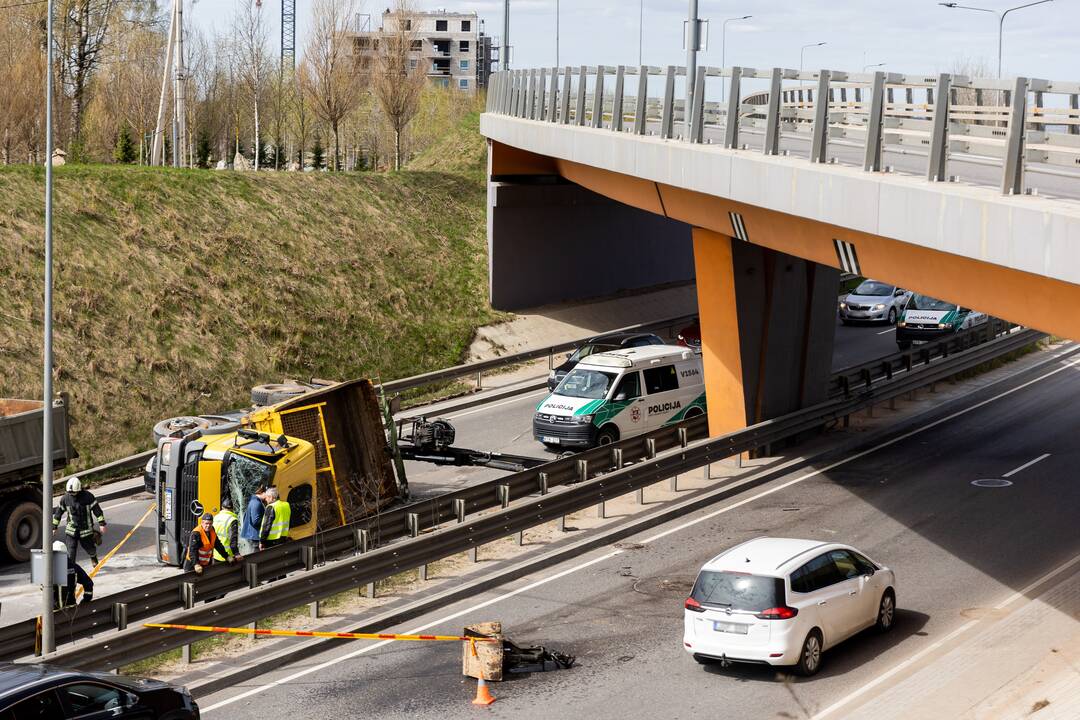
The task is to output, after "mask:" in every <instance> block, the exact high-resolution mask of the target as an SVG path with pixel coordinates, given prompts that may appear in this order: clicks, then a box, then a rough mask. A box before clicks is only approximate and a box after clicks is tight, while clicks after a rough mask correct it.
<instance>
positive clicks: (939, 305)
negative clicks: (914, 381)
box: [896, 293, 989, 350]
mask: <svg viewBox="0 0 1080 720" xmlns="http://www.w3.org/2000/svg"><path fill="white" fill-rule="evenodd" d="M987 320H989V317H988V316H987V315H986V313H981V312H978V311H977V310H972V309H971V308H965V307H960V306H959V305H956V304H954V303H950V302H945V301H944V300H938V299H937V298H932V297H929V296H928V295H920V294H919V293H915V294H913V295H912V296H911V299H910V300H908V303H907V305H906V306H905V307H904V312H903V313H902V314H901V315H900V319H899V320H898V321H897V323H896V344H897V345H898V346H899V347H900V349H901V350H907V349H908V348H909V347H911V344H912V343H916V344H918V343H924V342H928V341H930V340H937V339H939V338H941V337H943V336H945V335H952V334H953V333H956V332H959V331H961V330H967V329H968V328H971V327H975V326H976V325H982V324H983V323H985V322H986V321H987Z"/></svg>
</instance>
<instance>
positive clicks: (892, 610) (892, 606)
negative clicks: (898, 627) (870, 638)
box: [875, 590, 896, 633]
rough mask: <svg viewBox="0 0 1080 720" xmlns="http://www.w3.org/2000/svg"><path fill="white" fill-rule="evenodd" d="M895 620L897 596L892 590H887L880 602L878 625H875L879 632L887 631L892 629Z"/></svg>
mask: <svg viewBox="0 0 1080 720" xmlns="http://www.w3.org/2000/svg"><path fill="white" fill-rule="evenodd" d="M895 620H896V596H895V595H893V591H892V590H886V591H885V592H884V593H883V594H882V596H881V602H880V603H879V604H878V613H877V625H876V626H875V627H876V628H877V631H878V632H879V633H887V632H889V631H890V630H892V627H893V622H894V621H895Z"/></svg>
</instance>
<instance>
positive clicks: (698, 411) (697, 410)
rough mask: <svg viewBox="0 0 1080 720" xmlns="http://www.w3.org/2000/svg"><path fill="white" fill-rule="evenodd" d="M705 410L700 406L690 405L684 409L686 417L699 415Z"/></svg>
mask: <svg viewBox="0 0 1080 720" xmlns="http://www.w3.org/2000/svg"><path fill="white" fill-rule="evenodd" d="M704 414H705V412H704V411H703V410H702V409H701V408H696V407H692V408H690V409H689V410H687V411H686V419H687V420H689V419H690V418H696V417H701V416H702V415H704Z"/></svg>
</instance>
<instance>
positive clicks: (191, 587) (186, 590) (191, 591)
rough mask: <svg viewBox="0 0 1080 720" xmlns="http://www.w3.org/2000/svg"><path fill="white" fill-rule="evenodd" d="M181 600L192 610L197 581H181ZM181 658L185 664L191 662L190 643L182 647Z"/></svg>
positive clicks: (185, 606) (186, 607)
mask: <svg viewBox="0 0 1080 720" xmlns="http://www.w3.org/2000/svg"><path fill="white" fill-rule="evenodd" d="M180 602H181V603H182V604H183V606H184V609H185V610H190V609H191V608H193V607H195V583H190V582H182V583H180ZM180 659H181V660H182V661H183V663H184V664H185V665H187V664H189V663H190V662H191V645H190V644H188V645H184V646H183V647H181V648H180Z"/></svg>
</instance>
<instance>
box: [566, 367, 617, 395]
mask: <svg viewBox="0 0 1080 720" xmlns="http://www.w3.org/2000/svg"><path fill="white" fill-rule="evenodd" d="M614 381H615V373H606V372H600V371H599V370H584V369H582V368H574V369H573V370H571V371H570V372H569V373H567V375H566V377H564V378H563V381H562V382H561V383H559V387H557V388H555V394H556V395H562V396H563V397H572V398H587V399H589V400H602V399H604V398H605V397H606V396H607V392H608V389H609V388H610V387H611V383H612V382H614Z"/></svg>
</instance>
